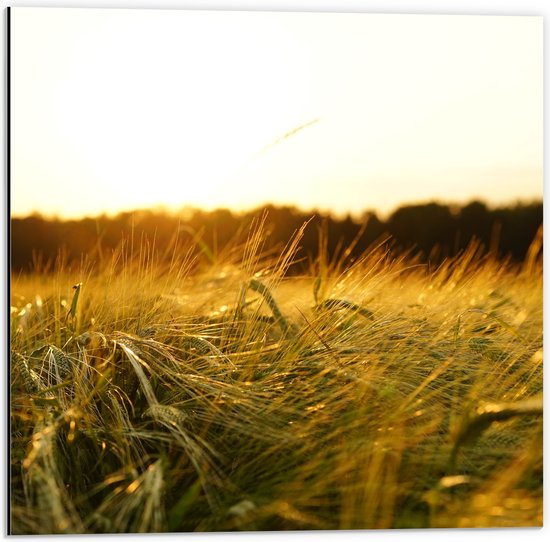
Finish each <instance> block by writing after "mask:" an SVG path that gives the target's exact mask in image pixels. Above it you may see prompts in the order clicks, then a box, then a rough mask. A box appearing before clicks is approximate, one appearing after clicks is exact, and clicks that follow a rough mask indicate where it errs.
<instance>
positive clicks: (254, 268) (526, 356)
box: [10, 224, 543, 534]
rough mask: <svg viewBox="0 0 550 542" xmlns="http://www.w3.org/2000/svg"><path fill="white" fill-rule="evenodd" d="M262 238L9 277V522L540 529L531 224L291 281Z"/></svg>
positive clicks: (537, 248) (35, 527)
mask: <svg viewBox="0 0 550 542" xmlns="http://www.w3.org/2000/svg"><path fill="white" fill-rule="evenodd" d="M263 235H264V234H263V233H262V228H261V224H260V225H257V227H256V228H255V229H254V230H253V231H251V233H250V234H249V236H248V239H247V240H246V241H245V242H244V243H243V244H242V245H241V246H238V245H237V244H235V245H234V246H233V247H232V248H229V249H227V250H226V251H225V252H224V253H223V254H217V255H214V254H212V253H211V252H210V250H209V248H208V247H207V246H205V245H204V244H201V243H200V242H198V244H197V245H196V246H191V245H189V246H181V245H178V244H177V242H175V244H174V246H173V247H172V249H171V250H172V258H171V259H170V258H168V260H165V259H161V258H158V259H157V256H156V254H157V253H156V251H155V250H154V248H153V247H152V246H150V245H148V244H147V243H146V242H142V243H139V245H140V246H139V248H135V249H132V243H130V242H128V243H126V244H123V245H122V246H121V248H120V250H119V251H117V252H116V253H115V254H114V255H112V258H107V257H106V256H104V258H103V260H102V261H101V262H100V263H99V264H97V265H96V266H95V267H92V266H90V265H87V264H85V263H83V264H82V265H81V266H80V267H79V268H78V269H77V270H74V269H73V270H71V269H70V268H69V267H62V266H60V268H59V269H58V270H57V271H56V272H55V273H48V274H46V273H44V274H40V273H35V274H32V275H22V276H12V282H11V294H12V296H11V305H12V309H11V311H12V313H11V390H10V391H11V399H10V400H11V532H12V533H14V534H23V533H115V532H118V533H124V532H167V531H168V532H169V531H229V530H248V531H250V530H299V529H307V530H315V529H391V528H422V527H499V526H503V527H511V526H537V525H541V524H542V386H543V383H542V329H543V326H542V308H543V307H542V256H541V249H542V232H541V233H540V235H539V236H538V237H537V239H535V241H534V242H533V245H532V247H531V250H530V252H529V254H528V256H527V258H526V260H525V262H524V263H523V264H521V265H512V264H508V263H506V262H499V261H495V260H493V259H491V258H490V257H480V256H479V251H478V248H479V247H477V246H476V245H475V244H473V245H471V247H470V248H469V249H468V250H467V251H466V252H465V253H464V254H462V255H461V256H460V257H458V258H456V259H454V260H452V261H446V262H444V263H443V264H442V265H440V266H439V267H437V268H432V267H430V266H425V265H420V264H418V262H416V261H415V260H413V259H410V258H406V257H403V258H396V257H393V256H392V255H391V254H390V253H389V251H388V250H387V248H386V247H385V245H380V246H378V247H374V248H373V249H372V250H370V251H369V252H368V253H366V254H365V255H364V257H363V258H361V259H360V260H357V261H354V262H350V261H348V258H347V252H346V251H345V250H344V251H342V252H341V254H340V256H339V257H338V258H336V260H334V261H329V259H328V258H327V256H326V250H323V241H321V243H320V256H319V258H318V259H317V260H316V261H314V262H311V263H310V265H309V271H308V272H307V273H305V274H304V275H303V276H301V277H296V276H290V275H288V274H287V273H285V272H286V270H287V268H288V267H289V265H290V264H291V262H292V261H293V260H294V259H295V258H296V257H297V255H296V246H297V242H298V239H299V235H300V232H297V236H296V238H295V239H294V240H293V241H292V242H290V243H289V245H288V246H287V247H286V248H285V249H281V251H279V252H278V253H270V254H263V253H262V240H263V238H264V237H263ZM136 244H138V243H136ZM197 247H198V249H200V250H197ZM298 255H299V254H298ZM161 261H162V262H164V261H166V264H164V263H160V262H161ZM73 286H74V287H73Z"/></svg>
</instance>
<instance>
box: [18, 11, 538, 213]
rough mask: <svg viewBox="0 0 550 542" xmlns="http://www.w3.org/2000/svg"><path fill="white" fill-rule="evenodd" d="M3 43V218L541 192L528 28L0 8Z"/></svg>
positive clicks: (422, 20) (467, 19)
mask: <svg viewBox="0 0 550 542" xmlns="http://www.w3.org/2000/svg"><path fill="white" fill-rule="evenodd" d="M11 36H12V41H11V55H12V56H11V123H12V125H11V126H12V128H11V166H12V169H11V212H12V215H14V216H21V215H25V214H27V213H31V212H33V211H39V212H41V213H42V214H46V215H53V214H57V215H60V216H64V217H78V216H82V215H88V216H94V215H97V214H99V213H102V212H107V213H116V212H119V211H121V210H132V209H136V208H145V207H151V206H158V205H164V206H166V207H168V208H172V209H177V208H180V207H182V206H185V205H191V206H199V207H205V208H207V209H212V208H216V207H230V208H234V209H248V208H252V207H255V206H258V205H260V204H263V203H267V202H271V203H275V204H292V205H297V206H299V207H301V208H303V209H306V210H310V209H314V208H316V209H319V210H324V211H326V210H332V211H335V212H337V213H343V212H352V213H360V212H361V211H363V210H366V209H377V210H379V211H381V212H382V213H384V212H387V211H391V210H392V209H394V208H396V207H397V206H399V205H400V204H402V203H411V202H419V201H426V200H429V199H438V200H440V201H443V202H455V201H456V202H459V203H461V202H466V201H469V200H471V199H473V198H483V199H485V200H487V201H489V202H490V203H508V202H513V201H515V200H517V199H521V200H523V201H530V200H532V199H535V198H539V199H540V198H542V190H543V169H542V168H543V19H542V17H510V16H508V17H497V16H436V15H371V14H364V13H354V14H335V13H276V12H220V11H218V12H216V11H210V12H207V11H202V12H201V11H171V10H159V11H156V10H103V9H53V8H46V9H39V8H15V9H12V14H11ZM304 125H305V126H304ZM301 126H304V127H303V128H302V129H301V130H297V131H295V132H294V133H291V132H293V131H294V130H296V129H297V128H299V127H301ZM289 133H291V134H290V135H288V137H286V138H285V137H284V135H285V134H289Z"/></svg>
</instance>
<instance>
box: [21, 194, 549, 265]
mask: <svg viewBox="0 0 550 542" xmlns="http://www.w3.org/2000/svg"><path fill="white" fill-rule="evenodd" d="M264 209H265V210H267V220H266V224H267V226H268V228H269V232H270V233H269V236H268V238H267V242H266V246H265V247H264V248H265V249H269V248H271V247H274V246H276V245H280V244H286V243H287V242H288V241H289V240H290V238H291V237H292V235H293V233H294V232H295V231H296V230H297V229H299V228H300V227H301V226H302V224H303V223H304V222H305V221H307V220H309V219H311V220H310V222H309V223H308V225H307V227H306V229H305V233H304V237H303V239H302V241H301V243H300V245H301V250H300V254H301V255H302V256H305V257H311V258H314V257H315V256H316V254H317V252H318V248H319V231H320V230H321V229H322V228H323V227H324V228H325V230H326V231H327V233H328V247H327V248H328V253H329V255H334V254H335V253H336V252H337V251H338V250H339V249H340V248H341V247H346V246H347V245H349V244H350V243H351V242H352V241H353V240H354V239H356V240H357V244H356V245H355V247H354V249H353V254H352V256H354V255H355V256H357V255H359V254H361V253H362V252H363V251H365V250H366V249H367V248H368V247H369V246H371V245H372V244H373V243H375V242H378V241H380V240H381V239H384V238H390V241H389V243H390V246H391V247H392V250H393V251H395V252H396V253H401V252H403V251H405V250H409V251H411V252H412V253H413V254H416V255H418V256H419V257H420V258H421V259H422V260H423V261H426V260H427V259H430V260H431V261H433V262H435V263H437V262H440V261H442V260H443V259H444V258H446V257H451V256H454V255H456V254H458V253H460V251H462V250H464V249H465V248H466V246H467V245H468V244H469V243H470V242H471V241H472V239H474V238H475V239H477V240H478V241H479V242H480V243H481V244H482V246H483V249H484V250H485V251H486V252H492V253H493V254H495V255H498V256H499V257H510V258H512V259H513V260H516V261H521V260H522V259H523V258H524V257H525V255H526V253H527V250H528V248H529V246H530V244H531V242H532V241H533V238H534V236H535V234H536V232H537V230H538V229H539V227H540V226H541V225H542V220H543V207H542V203H540V202H539V203H532V204H517V205H515V206H510V207H502V208H496V209H490V208H488V207H487V206H486V205H485V204H484V203H482V202H479V201H474V202H471V203H469V204H468V205H465V206H463V207H458V206H452V207H451V206H447V205H441V204H438V203H427V204H422V205H408V206H403V207H400V208H399V209H397V210H396V211H395V212H394V213H393V214H391V215H390V216H389V217H388V218H387V219H386V220H380V219H379V218H378V217H377V215H376V214H375V213H374V212H370V211H369V212H365V213H364V214H363V216H362V217H361V219H352V218H351V217H350V216H347V217H345V218H341V219H339V218H335V217H333V216H326V215H325V216H324V215H321V214H313V213H305V212H303V211H300V210H298V209H296V208H293V207H274V206H267V207H262V208H261V209H256V210H254V211H250V212H246V213H240V214H236V213H233V212H230V211H228V210H226V209H221V210H216V211H210V212H207V211H200V210H186V211H184V212H182V213H181V214H180V215H178V214H171V213H166V212H163V211H153V210H151V211H136V212H134V213H120V214H119V215H117V216H115V217H107V216H100V217H97V218H83V219H81V220H57V219H46V218H43V217H41V216H39V215H32V216H29V217H26V218H13V219H12V220H11V268H12V271H15V272H19V271H23V272H26V271H31V270H33V269H34V268H36V266H37V265H39V267H40V268H41V269H48V267H50V268H51V264H52V263H53V262H55V260H56V258H57V257H58V255H59V254H60V253H63V254H64V258H65V260H66V262H68V263H70V262H76V261H81V260H82V258H84V257H88V258H89V259H91V260H94V258H95V257H96V256H97V257H99V255H100V254H101V255H105V254H109V253H112V250H113V249H115V248H116V247H117V246H119V245H120V242H121V240H122V239H123V238H125V239H127V240H128V239H130V237H132V236H133V239H134V243H136V244H139V243H140V241H141V240H143V239H145V238H147V239H148V240H149V241H151V240H152V239H154V244H155V247H157V248H158V249H159V250H160V251H162V250H163V249H166V247H168V246H169V245H170V243H171V242H173V240H174V235H175V232H176V231H178V230H179V232H180V233H179V235H180V237H185V236H187V238H188V239H192V238H193V237H195V238H196V237H197V236H198V235H200V238H201V240H202V241H203V242H204V243H206V245H208V246H209V247H211V250H212V251H214V252H216V251H219V250H221V249H223V247H224V246H226V245H227V244H228V243H229V242H231V241H234V240H235V238H236V236H237V234H238V232H239V231H240V232H241V233H242V232H243V231H244V233H245V234H246V229H247V227H248V225H249V224H251V223H252V220H253V219H254V217H258V216H259V215H261V214H262V211H263V210H264ZM359 234H360V235H359ZM160 253H162V252H160ZM94 255H95V256H94Z"/></svg>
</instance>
